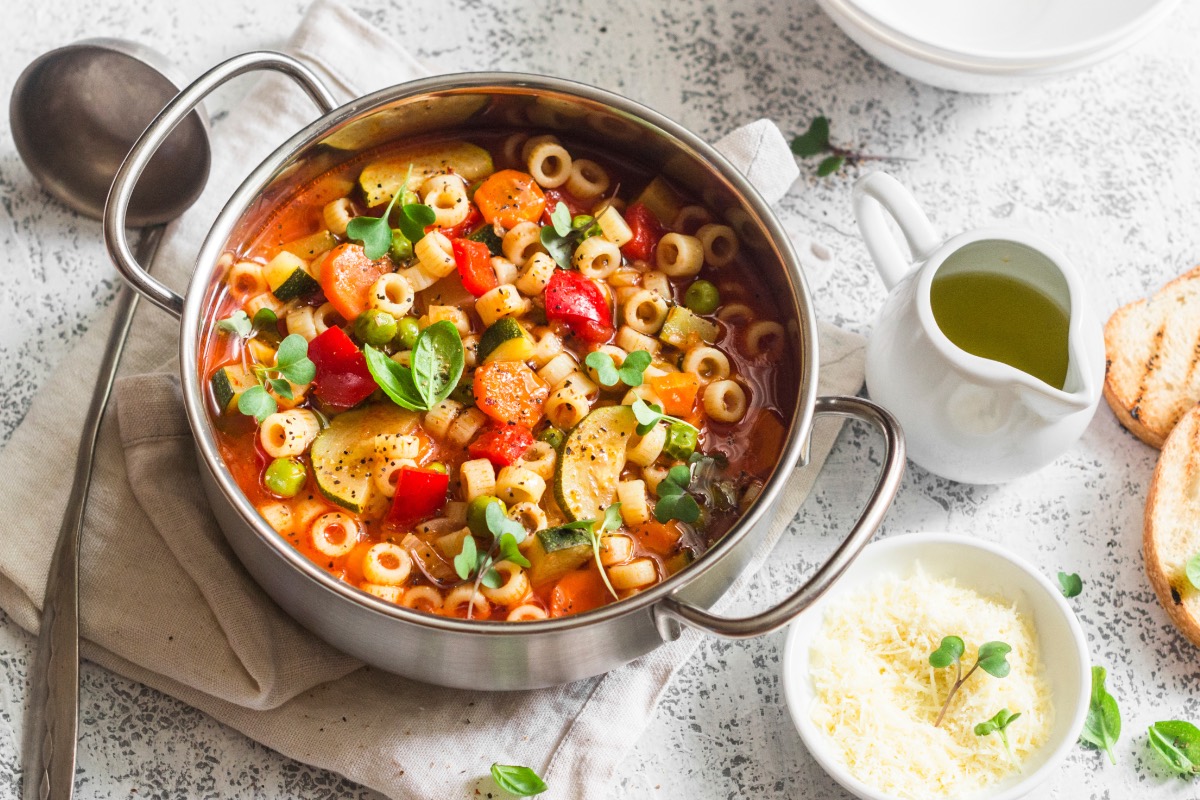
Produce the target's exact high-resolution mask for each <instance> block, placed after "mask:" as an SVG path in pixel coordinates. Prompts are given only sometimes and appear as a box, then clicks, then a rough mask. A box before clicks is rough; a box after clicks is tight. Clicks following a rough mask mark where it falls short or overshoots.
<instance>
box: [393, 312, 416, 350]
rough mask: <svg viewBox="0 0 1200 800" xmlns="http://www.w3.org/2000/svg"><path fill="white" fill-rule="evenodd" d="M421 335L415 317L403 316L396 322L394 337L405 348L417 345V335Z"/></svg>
mask: <svg viewBox="0 0 1200 800" xmlns="http://www.w3.org/2000/svg"><path fill="white" fill-rule="evenodd" d="M420 335H421V326H420V325H419V324H418V323H417V318H416V317H404V318H402V319H400V320H399V321H398V322H396V339H397V340H398V341H399V342H400V346H401V347H403V348H404V349H405V350H412V349H413V348H414V347H416V346H417V337H418V336H420Z"/></svg>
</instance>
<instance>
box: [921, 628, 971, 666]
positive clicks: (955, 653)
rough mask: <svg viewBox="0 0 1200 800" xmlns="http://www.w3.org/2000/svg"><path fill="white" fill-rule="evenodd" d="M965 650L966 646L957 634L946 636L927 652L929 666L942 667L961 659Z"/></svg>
mask: <svg viewBox="0 0 1200 800" xmlns="http://www.w3.org/2000/svg"><path fill="white" fill-rule="evenodd" d="M966 652H967V646H966V644H964V643H963V640H962V639H961V638H959V637H958V636H947V637H945V638H944V639H942V643H941V644H939V645H938V649H937V650H934V651H933V652H932V653H930V654H929V664H930V666H933V667H936V668H937V669H944V668H946V667H948V666H950V665H951V664H953V663H954V662H955V661H959V660H960V659H962V657H963V654H964V653H966Z"/></svg>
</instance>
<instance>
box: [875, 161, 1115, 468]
mask: <svg viewBox="0 0 1200 800" xmlns="http://www.w3.org/2000/svg"><path fill="white" fill-rule="evenodd" d="M853 201H854V215H855V217H856V218H857V220H858V227H859V230H860V231H861V232H862V236H863V238H864V239H865V240H866V244H867V249H868V251H869V252H870V254H871V258H872V259H873V260H874V261H875V266H876V268H877V269H878V270H879V275H880V277H882V278H883V282H884V285H885V286H886V287H887V288H888V291H889V292H890V294H889V295H888V298H887V300H886V301H885V302H884V305H883V309H882V311H881V312H880V314H879V319H878V321H877V323H876V325H875V330H874V332H873V333H872V335H871V338H870V341H869V342H868V344H867V390H868V391H869V392H870V395H871V398H872V399H873V400H875V401H877V402H879V403H880V404H882V405H883V406H885V407H886V408H888V409H889V410H890V411H891V412H892V413H893V414H895V416H896V417H897V418H898V419H899V420H900V423H901V425H902V426H903V427H904V432H905V436H906V438H907V440H908V454H909V457H910V458H912V460H913V461H914V462H916V463H917V464H919V465H921V466H922V467H924V468H925V469H927V470H929V471H930V472H934V473H937V474H938V475H942V476H944V477H947V478H951V479H953V480H956V481H962V482H965V483H999V482H1002V481H1007V480H1011V479H1012V478H1016V477H1018V476H1021V475H1024V474H1027V473H1030V472H1033V471H1034V470H1037V469H1040V468H1041V467H1043V466H1045V465H1046V464H1048V463H1050V462H1051V461H1053V460H1054V459H1055V458H1057V457H1058V456H1059V455H1060V454H1062V453H1063V452H1064V451H1066V449H1067V448H1069V447H1070V446H1071V445H1072V444H1073V443H1074V442H1075V441H1076V440H1077V439H1078V438H1079V436H1080V435H1081V434H1082V433H1083V430H1084V428H1086V427H1087V424H1088V422H1089V421H1090V420H1091V418H1092V414H1093V413H1094V412H1095V410H1096V405H1097V403H1098V402H1099V400H1100V394H1101V389H1102V387H1103V383H1104V339H1103V334H1102V331H1101V329H1100V324H1099V322H1098V321H1097V319H1096V317H1095V316H1094V315H1093V314H1092V311H1091V308H1090V307H1089V304H1088V301H1087V297H1086V292H1085V290H1084V286H1083V282H1082V280H1081V278H1080V276H1079V274H1078V273H1077V272H1076V271H1075V268H1074V267H1073V266H1071V264H1070V262H1068V261H1067V259H1066V257H1065V256H1064V255H1063V254H1062V253H1060V252H1059V251H1058V250H1057V248H1055V247H1054V246H1052V245H1050V244H1049V243H1047V242H1044V241H1042V240H1040V239H1039V238H1038V237H1036V236H1032V235H1030V234H1027V233H1023V232H1015V231H1007V230H1002V229H995V228H981V229H978V230H973V231H968V232H966V233H962V234H959V235H958V236H954V237H952V238H950V239H948V240H943V239H942V237H940V236H939V235H938V234H937V233H936V232H935V231H934V229H933V226H932V225H931V224H930V222H929V219H928V218H927V217H926V216H925V213H924V212H923V211H922V210H921V207H920V206H919V205H918V204H917V201H916V199H915V198H914V197H913V196H912V194H911V193H910V192H909V191H908V190H907V189H905V188H904V187H903V186H902V185H901V184H900V183H899V182H898V181H897V180H896V179H895V178H893V177H892V176H890V175H888V174H886V173H882V172H875V173H872V174H870V175H866V176H864V177H863V178H861V179H859V181H858V182H857V183H856V184H855V185H854V194H853ZM885 213H886V214H887V215H890V216H891V217H892V219H893V220H895V222H896V224H897V225H898V226H899V228H900V232H901V233H902V234H903V236H904V239H905V240H906V241H907V243H908V247H909V250H910V251H911V253H912V257H911V258H909V257H908V256H907V255H905V254H904V252H903V251H902V250H901V248H900V245H899V242H898V241H897V239H896V237H895V236H894V235H893V234H892V232H891V230H889V227H888V223H887V218H886V216H885ZM957 253H963V256H964V257H960V258H957V259H954V260H953V261H952V263H949V264H947V263H946V262H947V259H948V258H950V257H951V256H952V255H954V254H957ZM960 272H996V273H1001V274H1004V275H1006V276H1008V277H1011V278H1014V279H1017V280H1020V281H1023V282H1025V283H1027V284H1029V285H1030V286H1032V287H1033V288H1034V289H1037V290H1038V291H1040V292H1041V293H1042V294H1044V295H1046V296H1047V297H1048V298H1050V299H1051V300H1052V301H1053V302H1055V303H1056V304H1057V305H1059V306H1060V307H1061V308H1062V309H1063V310H1065V311H1066V312H1067V315H1068V319H1069V325H1068V333H1067V347H1068V350H1069V353H1068V366H1067V375H1066V380H1065V381H1064V383H1063V387H1062V388H1061V389H1059V388H1056V387H1054V386H1051V385H1049V384H1047V383H1045V382H1043V381H1041V380H1039V379H1038V378H1035V377H1034V376H1033V375H1030V374H1028V373H1026V372H1022V371H1021V370H1019V369H1017V368H1015V367H1012V366H1010V365H1008V364H1005V363H1002V362H1000V361H993V360H991V359H987V358H981V357H979V356H976V355H972V354H971V353H968V352H966V351H965V350H963V349H961V348H959V347H958V346H957V345H955V344H954V343H953V342H951V341H950V340H949V339H948V338H947V337H946V336H945V334H943V333H942V331H941V329H940V328H939V327H938V324H937V321H936V320H935V318H934V313H933V308H932V305H931V302H930V286H931V284H932V283H933V279H934V277H935V276H937V275H939V274H943V275H947V274H954V273H960Z"/></svg>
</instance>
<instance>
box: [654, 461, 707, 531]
mask: <svg viewBox="0 0 1200 800" xmlns="http://www.w3.org/2000/svg"><path fill="white" fill-rule="evenodd" d="M691 480H692V471H691V469H690V468H689V467H685V466H684V465H682V464H678V465H676V466H674V467H671V468H670V469H669V470H667V474H666V477H664V478H663V479H662V480H661V481H659V483H658V502H657V503H655V504H654V518H655V519H656V520H658V521H659V522H667V521H669V520H673V519H677V520H679V521H680V522H686V523H687V524H689V525H691V524H692V523H694V522H695V521H696V520H698V519H700V504H699V503H697V502H696V498H694V497H692V496H691V495H690V494H688V492H687V489H688V484H690V483H691Z"/></svg>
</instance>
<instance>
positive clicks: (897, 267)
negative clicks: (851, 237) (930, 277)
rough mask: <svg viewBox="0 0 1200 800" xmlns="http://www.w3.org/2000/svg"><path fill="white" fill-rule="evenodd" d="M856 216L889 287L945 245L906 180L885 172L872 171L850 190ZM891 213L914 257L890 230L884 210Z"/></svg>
mask: <svg viewBox="0 0 1200 800" xmlns="http://www.w3.org/2000/svg"><path fill="white" fill-rule="evenodd" d="M850 199H851V204H852V205H853V206H854V218H855V219H856V220H858V230H859V233H861V234H862V237H863V241H864V242H866V244H867V252H868V253H870V254H871V260H872V261H874V262H875V269H876V270H878V271H879V277H881V278H883V285H884V286H885V287H887V290H888V291H891V290H892V287H893V286H895V285H896V284H897V283H899V282H900V279H901V278H903V277H904V276H905V275H906V274H908V271H909V270H910V269H912V266H913V262H914V261H924V260H926V259H927V258H929V257H930V256H931V255H933V253H934V251H935V250H937V249H938V248H939V247H941V245H942V241H941V239H940V238H939V237H938V235H937V231H935V230H934V228H933V225H932V223H930V222H929V217H927V216H925V212H924V211H922V210H921V205H920V204H919V203H918V202H917V198H915V197H913V195H912V192H910V191H909V190H908V189H906V188H904V184H902V183H900V181H898V180H896V179H895V178H893V177H892V176H891V175H888V174H887V173H886V172H872V173H871V174H869V175H865V176H863V177H861V178H859V179H858V180H857V181H856V182H855V183H854V190H853V191H852V192H851V196H850ZM885 211H886V212H887V213H888V214H890V215H891V217H892V219H894V220H895V221H896V225H897V226H898V227H899V228H900V233H902V234H903V235H904V240H905V241H906V242H907V243H908V249H909V250H910V251H911V252H912V258H911V259H910V258H907V257H905V255H904V253H903V252H901V250H900V247H899V245H898V244H897V243H896V238H895V237H894V236H893V235H892V232H891V231H890V230H888V225H887V218H886V217H885V216H884V212H885Z"/></svg>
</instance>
